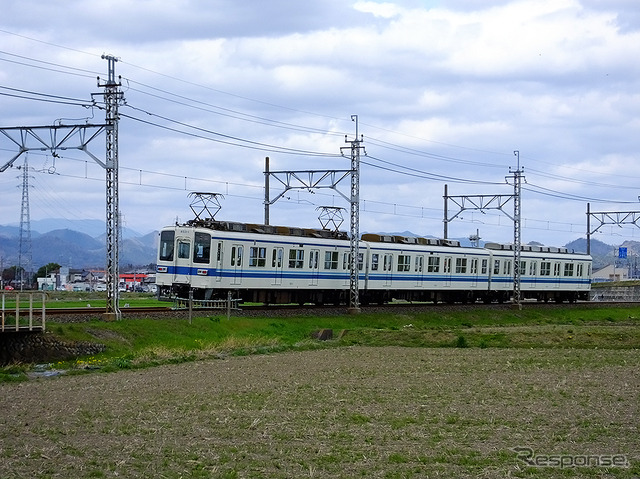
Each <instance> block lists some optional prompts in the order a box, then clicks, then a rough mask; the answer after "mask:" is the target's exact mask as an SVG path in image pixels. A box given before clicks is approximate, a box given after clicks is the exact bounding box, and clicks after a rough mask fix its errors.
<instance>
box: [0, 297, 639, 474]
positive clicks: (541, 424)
mask: <svg viewBox="0 0 640 479" xmlns="http://www.w3.org/2000/svg"><path fill="white" fill-rule="evenodd" d="M639 317H640V310H638V309H637V308H598V309H594V308H580V307H578V306H576V307H567V308H566V309H563V310H557V309H547V310H533V309H531V310H527V309H526V308H525V309H523V310H522V311H517V310H504V311H484V310H478V311H477V312H474V313H469V312H455V311H447V310H442V309H437V308H431V309H429V308H427V309H426V310H425V311H424V312H416V311H407V312H404V313H402V314H393V315H389V314H371V315H366V314H363V315H359V316H326V317H294V318H286V319H284V318H248V317H232V318H231V319H230V320H227V319H226V318H220V317H215V316H209V317H201V318H195V319H194V321H193V323H192V324H191V325H190V324H188V322H186V321H185V320H176V319H173V320H161V319H152V318H149V319H142V320H124V321H120V322H116V323H104V322H99V321H95V322H90V323H81V324H50V325H49V326H50V331H51V334H55V335H57V336H59V337H61V338H63V339H67V340H76V339H78V340H87V339H93V340H100V341H102V342H104V343H105V344H107V345H108V349H107V351H106V352H105V353H104V354H103V355H100V356H95V357H91V358H81V359H80V360H78V361H73V362H66V363H61V364H53V365H51V366H50V367H51V368H53V369H55V368H59V369H66V370H68V371H71V372H73V374H66V375H62V376H57V377H51V378H40V379H35V380H29V381H22V382H5V383H3V384H0V396H1V397H2V403H3V413H2V416H1V417H2V427H1V428H0V477H2V478H8V479H9V478H26V477H28V478H36V477H37V478H49V477H51V478H54V477H65V478H83V477H127V478H129V477H131V478H137V477H140V478H142V477H154V478H155V477H166V478H180V477H182V478H209V477H211V478H218V477H220V478H255V477H267V478H290V477H317V478H335V477H344V478H351V477H380V478H423V477H486V478H503V477H524V478H527V477H541V478H555V477H575V478H582V477H587V478H605V477H607V478H608V477H614V478H629V479H631V478H637V477H639V476H640V454H639V451H640V449H639V446H640V440H639V439H638V435H637V431H638V429H639V426H640V397H639V395H640V394H639V393H640V372H639V371H640V367H639V366H640V354H639V352H640V325H639V324H638V320H637V319H636V318H639ZM320 328H331V329H333V331H334V333H335V336H334V339H333V340H330V341H323V342H321V341H317V340H313V339H311V338H310V333H311V332H312V331H314V330H317V329H320ZM339 332H341V334H340V335H338V333H339ZM338 336H340V337H338ZM95 368H97V369H95ZM27 369H28V368H24V367H23V369H21V367H20V366H19V365H18V366H14V367H12V368H5V369H4V376H5V377H9V376H11V377H13V378H14V379H19V378H20V377H21V374H23V373H24V372H25V371H26V370H27ZM109 371H113V372H109ZM106 372H109V373H106Z"/></svg>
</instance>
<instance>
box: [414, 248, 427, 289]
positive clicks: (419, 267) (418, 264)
mask: <svg viewBox="0 0 640 479" xmlns="http://www.w3.org/2000/svg"><path fill="white" fill-rule="evenodd" d="M413 270H414V274H415V275H416V286H417V287H421V286H422V281H423V278H424V256H423V255H421V254H420V255H416V259H415V264H414V267H413Z"/></svg>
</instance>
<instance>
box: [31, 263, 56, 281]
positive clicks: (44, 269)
mask: <svg viewBox="0 0 640 479" xmlns="http://www.w3.org/2000/svg"><path fill="white" fill-rule="evenodd" d="M59 269H60V265H59V264H58V263H48V264H45V265H44V266H41V267H40V269H39V270H38V272H37V273H36V278H46V277H47V276H49V273H53V272H54V271H58V270H59Z"/></svg>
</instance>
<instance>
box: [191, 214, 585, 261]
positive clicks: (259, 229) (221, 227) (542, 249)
mask: <svg viewBox="0 0 640 479" xmlns="http://www.w3.org/2000/svg"><path fill="white" fill-rule="evenodd" d="M184 226H191V227H199V228H207V229H212V230H216V231H235V232H239V233H258V234H271V235H279V236H296V237H307V238H327V239H340V240H348V239H349V235H348V233H347V232H345V231H332V230H328V229H314V228H297V227H290V226H275V225H263V224H257V223H240V222H235V221H217V220H213V219H211V218H208V219H195V220H190V221H187V222H186V223H185V225H184ZM361 240H362V241H367V242H370V243H393V244H397V245H431V246H448V247H453V248H461V245H460V241H458V240H452V239H442V238H423V237H419V236H398V235H381V234H375V233H365V234H363V235H362V236H361ZM484 248H485V249H489V250H493V251H513V249H514V245H513V244H510V243H507V244H503V243H491V242H489V243H485V245H484ZM478 249H482V248H478ZM520 251H522V252H533V253H556V254H584V253H575V252H574V251H569V250H568V249H567V248H563V247H555V246H542V245H521V246H520Z"/></svg>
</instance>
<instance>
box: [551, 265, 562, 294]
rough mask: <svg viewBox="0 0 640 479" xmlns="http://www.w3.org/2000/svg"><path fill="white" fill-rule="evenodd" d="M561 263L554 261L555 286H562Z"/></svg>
mask: <svg viewBox="0 0 640 479" xmlns="http://www.w3.org/2000/svg"><path fill="white" fill-rule="evenodd" d="M560 281H561V279H560V263H559V262H558V261H554V262H553V287H554V288H560Z"/></svg>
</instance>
